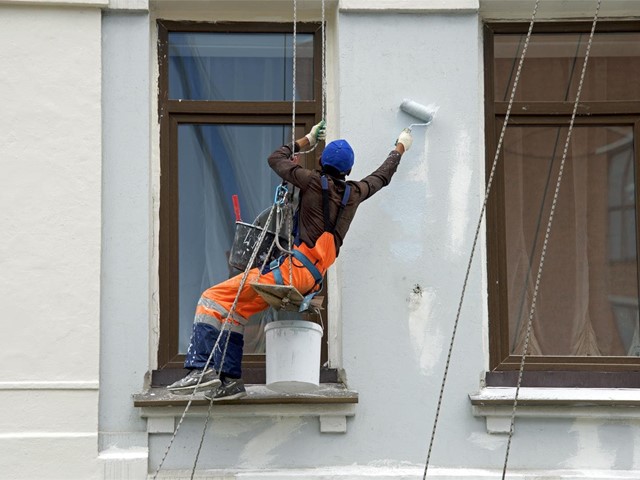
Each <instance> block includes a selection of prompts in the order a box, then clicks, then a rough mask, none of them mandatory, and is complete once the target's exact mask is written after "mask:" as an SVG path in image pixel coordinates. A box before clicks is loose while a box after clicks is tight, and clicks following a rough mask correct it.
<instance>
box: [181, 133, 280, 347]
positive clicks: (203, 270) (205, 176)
mask: <svg viewBox="0 0 640 480" xmlns="http://www.w3.org/2000/svg"><path fill="white" fill-rule="evenodd" d="M290 132H291V127H290V126H286V125H213V124H209V125H197V124H181V125H179V127H178V177H179V178H178V192H179V264H180V267H179V284H180V290H179V309H180V327H179V331H180V335H179V351H180V353H184V352H186V350H187V348H188V346H189V337H190V334H191V326H192V324H193V316H194V312H195V307H196V303H197V301H198V299H199V298H200V294H201V293H202V292H203V291H204V290H206V289H207V288H209V287H210V286H212V285H214V284H215V283H218V282H220V281H223V280H225V279H227V278H229V277H230V276H232V275H235V274H236V273H239V272H238V271H236V270H234V269H232V268H231V267H230V266H229V263H228V254H229V250H230V248H231V245H232V243H233V236H234V232H235V215H234V211H233V203H232V195H234V194H237V195H238V197H239V200H240V210H241V212H242V219H243V221H245V222H248V223H252V222H253V220H254V219H255V218H256V217H257V216H258V214H260V213H261V212H262V211H264V210H265V209H266V208H269V207H270V206H271V205H272V203H273V195H274V191H275V188H276V186H277V185H279V184H280V182H281V180H280V178H279V177H278V176H277V175H276V174H275V173H274V172H273V171H272V170H271V168H269V165H268V163H267V157H268V156H269V155H270V154H271V152H272V151H273V150H274V149H275V148H277V147H278V146H279V145H282V144H284V143H287V142H288V141H289V140H290V135H291V134H290ZM263 315H264V314H261V315H257V316H256V318H253V319H252V322H251V323H250V325H248V326H247V328H246V331H245V353H261V352H264V341H263V332H262V323H263V322H264V321H266V318H264V317H263Z"/></svg>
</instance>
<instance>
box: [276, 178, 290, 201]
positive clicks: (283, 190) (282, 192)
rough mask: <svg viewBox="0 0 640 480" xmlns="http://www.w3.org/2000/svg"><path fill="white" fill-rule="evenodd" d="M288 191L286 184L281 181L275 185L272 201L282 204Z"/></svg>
mask: <svg viewBox="0 0 640 480" xmlns="http://www.w3.org/2000/svg"><path fill="white" fill-rule="evenodd" d="M288 193H289V189H288V188H287V186H286V185H285V184H284V183H281V184H280V185H278V186H277V187H276V194H275V196H274V199H273V203H275V204H276V205H284V203H285V199H286V198H287V194H288Z"/></svg>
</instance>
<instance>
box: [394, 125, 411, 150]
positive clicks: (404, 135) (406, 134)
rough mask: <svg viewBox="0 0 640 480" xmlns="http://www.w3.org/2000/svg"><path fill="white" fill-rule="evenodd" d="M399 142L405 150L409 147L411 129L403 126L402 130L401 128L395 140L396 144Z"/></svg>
mask: <svg viewBox="0 0 640 480" xmlns="http://www.w3.org/2000/svg"><path fill="white" fill-rule="evenodd" d="M399 143H401V144H402V146H403V147H404V151H405V152H406V151H408V150H409V149H410V148H411V144H412V143H413V137H412V136H411V130H409V129H408V128H405V129H404V130H402V132H400V135H398V139H397V140H396V145H398V144H399Z"/></svg>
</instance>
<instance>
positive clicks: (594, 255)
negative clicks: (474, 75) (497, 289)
mask: <svg viewBox="0 0 640 480" xmlns="http://www.w3.org/2000/svg"><path fill="white" fill-rule="evenodd" d="M566 134H567V129H566V127H562V128H559V127H546V126H544V127H543V126H511V127H509V128H508V129H507V134H506V136H505V143H504V161H505V162H504V171H505V182H504V183H505V199H504V208H505V227H506V262H507V282H506V283H507V297H508V312H509V337H510V351H511V352H512V353H516V354H519V353H521V351H522V345H523V340H524V333H525V330H526V329H525V326H526V323H527V321H528V318H529V310H530V303H531V298H532V295H533V290H534V286H535V278H536V275H537V272H538V267H539V264H540V256H541V249H542V244H543V240H544V234H545V230H546V225H547V221H548V218H549V212H550V208H551V203H552V200H553V193H554V190H555V185H556V180H557V176H558V171H559V166H560V165H559V164H560V160H561V158H562V149H563V147H564V141H565V139H566ZM631 138H632V128H631V127H626V128H621V127H618V126H616V127H613V126H612V127H608V126H576V127H575V128H574V131H573V135H572V141H571V148H570V151H569V155H568V158H567V161H566V164H565V168H564V173H563V179H562V185H561V189H560V194H559V197H558V203H557V207H556V210H555V215H554V222H553V226H552V230H551V234H550V237H549V243H548V247H547V252H546V255H545V261H544V271H543V275H542V279H541V283H540V289H539V294H538V299H537V304H536V312H535V316H534V323H533V331H532V338H531V343H530V352H531V353H532V354H533V355H554V356H559V355H563V356H564V355H568V356H574V355H575V356H591V355H593V356H598V355H603V356H626V355H637V354H638V265H637V252H636V247H635V246H636V225H635V217H636V209H637V205H636V202H635V199H634V200H633V202H632V203H630V204H629V205H626V206H625V207H624V209H621V207H620V206H619V201H618V200H615V202H617V203H616V204H614V205H612V204H611V199H619V198H621V195H622V190H624V189H626V188H628V185H627V181H628V180H629V179H634V178H635V174H634V173H633V171H631V173H630V174H629V175H620V174H619V173H618V172H617V170H616V169H617V163H616V162H615V161H612V158H614V157H615V156H616V155H618V154H619V153H620V149H625V148H627V149H628V148H631V143H630V139H631ZM625 139H626V141H625ZM631 170H633V169H631ZM612 178H616V179H618V180H616V181H612ZM625 179H626V180H625ZM612 189H615V190H617V191H616V192H611V190H612ZM615 202H614V203H615ZM613 243H615V244H613ZM614 257H615V258H614Z"/></svg>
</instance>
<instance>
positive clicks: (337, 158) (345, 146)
mask: <svg viewBox="0 0 640 480" xmlns="http://www.w3.org/2000/svg"><path fill="white" fill-rule="evenodd" d="M354 157H355V155H354V154H353V149H352V148H351V145H349V143H348V142H347V141H346V140H342V139H340V140H334V141H333V142H331V143H329V144H328V145H327V146H326V147H324V151H323V152H322V158H321V161H322V165H329V166H331V167H333V168H335V169H336V170H338V171H339V172H340V173H342V174H344V175H346V174H348V173H349V172H351V168H352V167H353V160H354Z"/></svg>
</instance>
